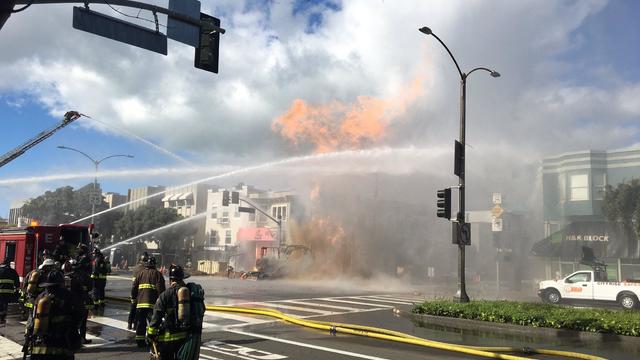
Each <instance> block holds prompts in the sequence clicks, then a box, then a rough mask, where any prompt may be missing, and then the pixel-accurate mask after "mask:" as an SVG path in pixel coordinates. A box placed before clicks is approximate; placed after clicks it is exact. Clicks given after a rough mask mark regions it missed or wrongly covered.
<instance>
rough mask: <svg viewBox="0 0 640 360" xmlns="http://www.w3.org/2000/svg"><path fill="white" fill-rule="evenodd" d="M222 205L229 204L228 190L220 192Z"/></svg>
mask: <svg viewBox="0 0 640 360" xmlns="http://www.w3.org/2000/svg"><path fill="white" fill-rule="evenodd" d="M222 206H229V190H225V191H223V192H222Z"/></svg>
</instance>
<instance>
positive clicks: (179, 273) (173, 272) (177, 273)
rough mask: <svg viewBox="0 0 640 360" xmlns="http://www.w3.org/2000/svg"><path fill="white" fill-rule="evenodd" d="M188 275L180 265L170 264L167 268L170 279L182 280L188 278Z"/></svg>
mask: <svg viewBox="0 0 640 360" xmlns="http://www.w3.org/2000/svg"><path fill="white" fill-rule="evenodd" d="M189 276H190V275H189V274H185V273H184V269H183V268H182V266H180V265H171V267H170V268H169V279H170V280H182V279H186V278H188V277H189Z"/></svg>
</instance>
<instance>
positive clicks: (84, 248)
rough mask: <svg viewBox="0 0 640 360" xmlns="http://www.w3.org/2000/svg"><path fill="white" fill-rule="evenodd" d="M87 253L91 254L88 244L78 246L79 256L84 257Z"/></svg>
mask: <svg viewBox="0 0 640 360" xmlns="http://www.w3.org/2000/svg"><path fill="white" fill-rule="evenodd" d="M87 252H89V248H88V247H87V245H86V244H83V243H80V244H78V254H80V255H84V254H86V253H87Z"/></svg>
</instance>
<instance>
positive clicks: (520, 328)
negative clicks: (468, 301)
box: [410, 314, 640, 347]
mask: <svg viewBox="0 0 640 360" xmlns="http://www.w3.org/2000/svg"><path fill="white" fill-rule="evenodd" d="M410 318H411V319H412V320H413V321H414V322H416V323H417V324H418V325H420V326H424V325H425V324H427V325H434V326H440V327H446V328H450V329H452V330H458V331H460V330H470V331H481V332H489V333H491V332H493V333H496V334H500V335H511V336H527V337H531V336H535V337H538V338H541V339H544V340H558V339H572V340H579V341H585V342H593V341H599V342H602V343H612V342H613V343H618V344H620V343H624V344H625V345H632V346H634V347H639V346H640V337H636V336H625V335H617V334H611V333H595V332H586V331H578V330H568V329H554V328H546V327H532V326H524V325H516V324H504V323H494V322H489V321H482V320H471V319H460V318H450V317H444V316H435V315H423V314H411V315H410Z"/></svg>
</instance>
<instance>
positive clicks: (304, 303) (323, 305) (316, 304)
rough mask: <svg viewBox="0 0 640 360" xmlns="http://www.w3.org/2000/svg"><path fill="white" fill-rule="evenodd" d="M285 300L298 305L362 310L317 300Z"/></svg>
mask: <svg viewBox="0 0 640 360" xmlns="http://www.w3.org/2000/svg"><path fill="white" fill-rule="evenodd" d="M283 302H286V303H291V304H298V305H308V306H317V307H326V308H332V309H340V310H347V311H359V310H362V309H358V308H353V307H346V306H337V305H328V304H319V303H315V302H311V301H298V300H286V301H283Z"/></svg>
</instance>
